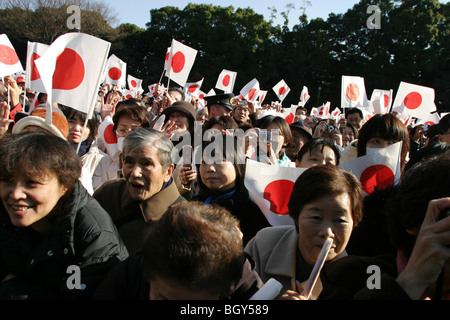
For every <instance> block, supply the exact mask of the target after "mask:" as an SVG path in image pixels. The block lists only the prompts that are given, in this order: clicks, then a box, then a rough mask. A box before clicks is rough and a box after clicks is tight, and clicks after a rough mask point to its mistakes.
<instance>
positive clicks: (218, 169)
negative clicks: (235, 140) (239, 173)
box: [200, 160, 236, 190]
mask: <svg viewBox="0 0 450 320" xmlns="http://www.w3.org/2000/svg"><path fill="white" fill-rule="evenodd" d="M200 176H201V179H202V182H203V183H204V184H205V186H206V187H207V188H208V189H213V190H219V189H222V188H227V187H230V188H231V187H234V186H235V184H236V169H235V168H234V165H233V163H232V162H229V161H225V160H224V161H223V162H222V163H213V164H206V163H202V164H201V165H200Z"/></svg>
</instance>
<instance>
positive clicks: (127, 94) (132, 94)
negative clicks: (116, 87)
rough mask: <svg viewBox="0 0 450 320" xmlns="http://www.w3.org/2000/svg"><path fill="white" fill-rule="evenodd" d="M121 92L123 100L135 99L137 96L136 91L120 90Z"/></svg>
mask: <svg viewBox="0 0 450 320" xmlns="http://www.w3.org/2000/svg"><path fill="white" fill-rule="evenodd" d="M121 91H122V96H123V97H124V98H125V99H131V98H136V96H137V91H131V90H128V89H122V90H121Z"/></svg>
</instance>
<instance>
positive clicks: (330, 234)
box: [297, 193, 354, 264]
mask: <svg viewBox="0 0 450 320" xmlns="http://www.w3.org/2000/svg"><path fill="white" fill-rule="evenodd" d="M297 225H298V228H299V235H300V237H299V243H298V245H299V249H300V252H301V254H302V256H303V258H304V259H305V260H306V261H307V262H308V263H309V264H314V263H315V262H316V260H317V258H318V257H319V254H320V251H321V250H322V247H323V244H324V243H325V240H326V239H327V238H332V239H333V244H332V246H331V249H330V251H329V253H328V256H327V259H326V260H327V261H328V260H331V259H334V258H335V257H336V256H337V255H339V254H340V253H342V252H343V251H344V250H345V247H346V246H347V243H348V241H349V239H350V235H351V233H352V230H353V225H354V222H353V218H352V207H351V200H350V197H349V195H348V194H346V193H341V194H339V195H327V196H323V197H321V198H319V199H317V200H316V201H314V202H311V203H308V204H306V205H305V206H304V207H303V209H302V211H301V212H300V215H299V217H298V221H297Z"/></svg>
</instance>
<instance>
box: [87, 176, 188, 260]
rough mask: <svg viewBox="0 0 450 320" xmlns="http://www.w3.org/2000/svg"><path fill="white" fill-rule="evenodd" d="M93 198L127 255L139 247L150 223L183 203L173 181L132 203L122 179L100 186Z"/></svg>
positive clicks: (132, 200)
mask: <svg viewBox="0 0 450 320" xmlns="http://www.w3.org/2000/svg"><path fill="white" fill-rule="evenodd" d="M94 198H95V199H97V201H98V202H100V204H101V205H102V207H103V208H104V209H105V210H106V211H107V212H108V213H109V214H110V215H111V217H112V219H113V221H114V224H115V225H116V227H117V229H118V230H119V234H120V236H121V238H122V239H123V241H124V243H125V245H126V247H127V249H128V252H129V253H130V254H132V253H134V252H135V251H136V250H138V249H140V248H141V245H142V243H143V241H144V239H145V236H146V234H147V231H148V227H149V224H150V223H151V221H155V220H158V219H159V218H161V216H162V215H163V213H164V212H166V210H167V209H168V208H169V207H170V206H171V205H173V204H175V203H178V202H181V201H186V199H185V198H183V197H182V196H181V195H180V193H179V192H178V189H177V186H176V184H175V183H174V182H173V181H172V183H171V184H170V185H169V186H167V187H166V188H164V189H162V190H161V191H159V192H158V193H157V194H155V195H153V196H152V197H150V198H149V199H148V200H146V201H136V200H134V199H132V198H131V196H130V194H129V193H128V189H127V186H126V181H125V180H124V179H116V180H113V181H108V182H106V183H104V184H103V185H102V186H101V187H100V188H99V189H98V190H97V191H95V193H94Z"/></svg>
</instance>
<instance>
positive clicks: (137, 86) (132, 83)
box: [127, 75, 144, 92]
mask: <svg viewBox="0 0 450 320" xmlns="http://www.w3.org/2000/svg"><path fill="white" fill-rule="evenodd" d="M127 82H128V89H129V90H130V91H134V92H144V89H142V79H138V78H136V77H133V76H132V75H127Z"/></svg>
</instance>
